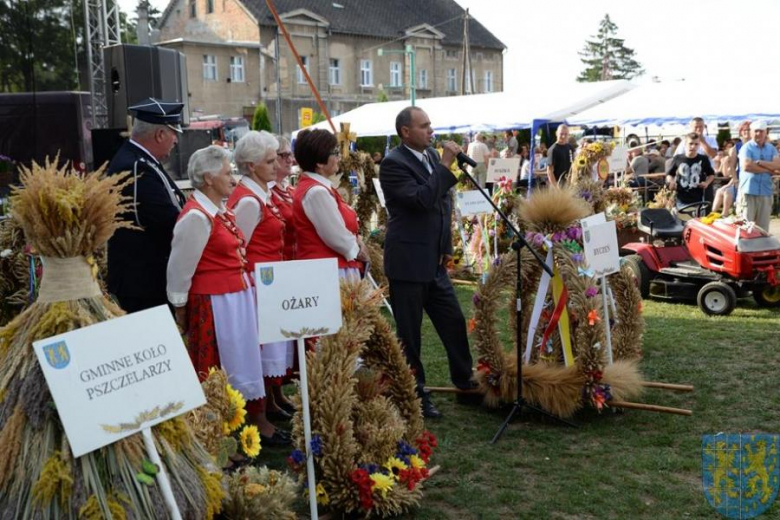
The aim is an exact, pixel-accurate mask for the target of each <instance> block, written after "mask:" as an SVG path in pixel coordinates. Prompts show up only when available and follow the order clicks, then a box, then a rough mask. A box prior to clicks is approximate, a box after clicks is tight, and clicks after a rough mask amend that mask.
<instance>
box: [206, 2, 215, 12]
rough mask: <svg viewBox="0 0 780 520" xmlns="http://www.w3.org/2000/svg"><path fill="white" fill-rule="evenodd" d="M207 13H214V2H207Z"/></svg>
mask: <svg viewBox="0 0 780 520" xmlns="http://www.w3.org/2000/svg"><path fill="white" fill-rule="evenodd" d="M206 12H207V13H213V12H214V0H206Z"/></svg>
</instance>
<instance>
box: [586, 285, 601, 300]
mask: <svg viewBox="0 0 780 520" xmlns="http://www.w3.org/2000/svg"><path fill="white" fill-rule="evenodd" d="M598 293H599V288H598V287H596V286H595V285H591V286H590V287H588V288H587V289H585V296H587V297H588V298H594V297H595V296H596V295H598Z"/></svg>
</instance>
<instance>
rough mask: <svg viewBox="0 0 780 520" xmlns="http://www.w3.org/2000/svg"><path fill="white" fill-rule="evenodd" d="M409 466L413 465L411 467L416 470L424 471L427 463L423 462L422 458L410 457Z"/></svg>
mask: <svg viewBox="0 0 780 520" xmlns="http://www.w3.org/2000/svg"><path fill="white" fill-rule="evenodd" d="M409 464H410V465H411V466H412V467H413V468H414V469H422V468H424V467H425V461H424V460H422V459H421V458H420V457H418V456H417V455H412V456H411V457H409Z"/></svg>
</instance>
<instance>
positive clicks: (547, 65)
mask: <svg viewBox="0 0 780 520" xmlns="http://www.w3.org/2000/svg"><path fill="white" fill-rule="evenodd" d="M118 1H119V5H120V7H121V9H122V10H124V11H126V12H128V13H133V15H134V11H135V6H136V5H137V0H118ZM323 1H326V0H323ZM420 1H422V2H424V1H426V0H420ZM455 1H457V3H458V4H460V5H461V6H462V7H463V8H468V9H469V12H470V14H471V15H472V16H473V17H474V18H476V19H477V20H479V22H480V23H481V24H482V25H484V26H485V27H487V29H488V30H490V31H491V32H492V33H493V34H494V35H495V36H496V37H497V38H498V39H499V40H501V41H502V42H503V43H504V44H505V45H506V46H507V50H506V51H505V54H504V73H505V85H504V90H505V91H511V90H512V87H513V86H514V85H519V84H520V82H522V81H548V82H563V83H570V82H573V81H574V80H575V79H576V77H577V76H578V75H579V73H580V72H581V71H582V69H583V65H582V63H581V62H580V56H579V54H578V52H579V51H581V50H582V49H583V47H584V46H585V41H586V40H587V39H588V38H591V37H592V36H593V35H595V34H596V32H597V31H598V27H599V22H600V21H601V20H602V19H603V18H604V15H605V14H609V16H610V19H611V20H612V21H613V23H615V24H616V25H617V26H618V33H617V36H618V37H619V38H624V39H625V45H626V46H627V47H629V48H632V49H634V51H636V55H635V58H636V59H637V60H638V61H639V62H640V63H641V64H642V66H643V68H644V69H645V75H644V76H643V77H642V78H639V79H638V80H637V81H638V82H640V83H641V82H647V81H650V80H651V78H653V77H657V78H658V79H659V80H661V81H678V80H682V79H686V80H697V81H698V80H703V81H706V80H711V81H712V84H713V86H717V85H718V83H719V81H720V82H723V81H724V78H728V79H729V80H732V81H733V76H736V75H739V74H743V73H744V74H747V75H748V76H749V74H750V72H757V73H760V75H761V76H767V75H768V74H770V75H772V77H774V78H777V82H775V84H774V87H775V88H776V86H778V85H780V67H777V60H776V55H777V50H778V49H777V40H776V38H774V41H773V35H775V34H777V32H776V31H777V22H778V20H780V1H778V0H743V1H742V2H735V1H734V0H653V1H652V2H637V1H631V0H589V1H587V2H579V1H576V2H575V1H572V0H559V1H558V2H551V1H549V0H548V1H544V2H542V1H540V0H537V1H535V2H531V1H529V0H455ZM151 3H152V5H155V6H156V7H157V8H158V9H160V11H162V10H164V9H165V6H166V5H167V4H168V2H167V1H166V0H151ZM642 6H647V7H642ZM724 95H727V93H725V92H724Z"/></svg>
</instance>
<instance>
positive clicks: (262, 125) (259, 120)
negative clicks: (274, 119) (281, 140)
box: [252, 103, 273, 132]
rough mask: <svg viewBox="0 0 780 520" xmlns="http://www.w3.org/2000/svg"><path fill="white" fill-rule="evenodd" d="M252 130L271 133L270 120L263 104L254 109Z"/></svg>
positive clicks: (266, 108)
mask: <svg viewBox="0 0 780 520" xmlns="http://www.w3.org/2000/svg"><path fill="white" fill-rule="evenodd" d="M252 130H265V131H266V132H273V128H272V127H271V118H270V117H268V107H266V106H265V103H260V104H258V105H257V108H255V115H254V117H252Z"/></svg>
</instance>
